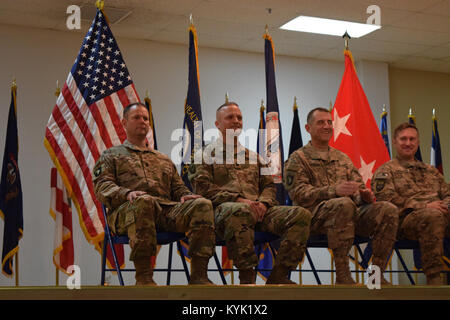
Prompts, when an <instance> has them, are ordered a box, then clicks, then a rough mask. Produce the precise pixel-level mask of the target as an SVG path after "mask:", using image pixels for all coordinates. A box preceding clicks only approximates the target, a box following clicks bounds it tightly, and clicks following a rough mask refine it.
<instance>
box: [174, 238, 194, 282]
mask: <svg viewBox="0 0 450 320" xmlns="http://www.w3.org/2000/svg"><path fill="white" fill-rule="evenodd" d="M177 249H178V252H179V253H180V258H181V263H182V264H183V269H184V273H185V274H186V280H187V282H188V283H189V281H191V276H190V275H189V269H188V267H187V263H186V257H185V256H184V254H183V250H182V249H181V243H180V241H177Z"/></svg>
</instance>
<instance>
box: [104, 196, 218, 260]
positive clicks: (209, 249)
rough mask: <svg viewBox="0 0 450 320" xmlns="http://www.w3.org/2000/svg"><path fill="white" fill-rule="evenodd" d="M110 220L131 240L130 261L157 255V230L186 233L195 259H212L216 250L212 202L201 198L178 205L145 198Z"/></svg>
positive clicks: (130, 204)
mask: <svg viewBox="0 0 450 320" xmlns="http://www.w3.org/2000/svg"><path fill="white" fill-rule="evenodd" d="M113 213H114V214H113V215H111V216H110V218H111V219H108V224H109V225H110V227H111V229H112V231H113V232H114V233H116V234H118V235H128V237H129V238H130V247H131V253H130V260H131V261H135V260H136V259H140V258H147V257H151V256H154V255H155V254H156V247H157V242H156V231H157V230H158V231H168V232H180V233H186V236H187V238H188V239H189V251H188V254H189V256H191V257H194V256H198V257H205V258H210V257H211V256H212V255H213V253H214V250H215V234H214V213H213V208H212V204H211V201H209V200H207V199H204V198H198V199H193V200H188V201H185V202H184V203H178V204H176V205H164V204H160V203H159V202H158V201H157V200H156V199H155V198H154V197H152V196H150V195H143V196H139V197H138V198H136V199H135V200H134V201H133V202H132V203H130V202H129V201H127V202H125V203H124V204H122V205H121V206H120V207H119V208H118V209H117V210H115V211H114V212H113Z"/></svg>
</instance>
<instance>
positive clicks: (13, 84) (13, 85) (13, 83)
mask: <svg viewBox="0 0 450 320" xmlns="http://www.w3.org/2000/svg"><path fill="white" fill-rule="evenodd" d="M11 87H13V88H17V83H16V78H13V79H12V85H11Z"/></svg>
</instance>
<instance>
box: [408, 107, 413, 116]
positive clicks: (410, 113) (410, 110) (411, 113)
mask: <svg viewBox="0 0 450 320" xmlns="http://www.w3.org/2000/svg"><path fill="white" fill-rule="evenodd" d="M409 115H410V116H412V115H413V112H412V108H409Z"/></svg>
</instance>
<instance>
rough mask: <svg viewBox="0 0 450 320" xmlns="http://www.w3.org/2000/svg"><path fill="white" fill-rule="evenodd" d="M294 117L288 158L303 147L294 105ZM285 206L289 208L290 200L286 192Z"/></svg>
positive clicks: (296, 109)
mask: <svg viewBox="0 0 450 320" xmlns="http://www.w3.org/2000/svg"><path fill="white" fill-rule="evenodd" d="M293 110H294V117H293V120H292V130H291V141H289V156H290V155H291V154H292V153H293V152H294V151H296V150H298V149H300V148H301V147H303V139H302V132H301V129H300V118H299V117H298V106H297V103H296V102H295V103H294V107H293ZM286 205H288V206H291V205H292V200H291V198H289V195H288V193H287V192H286Z"/></svg>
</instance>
